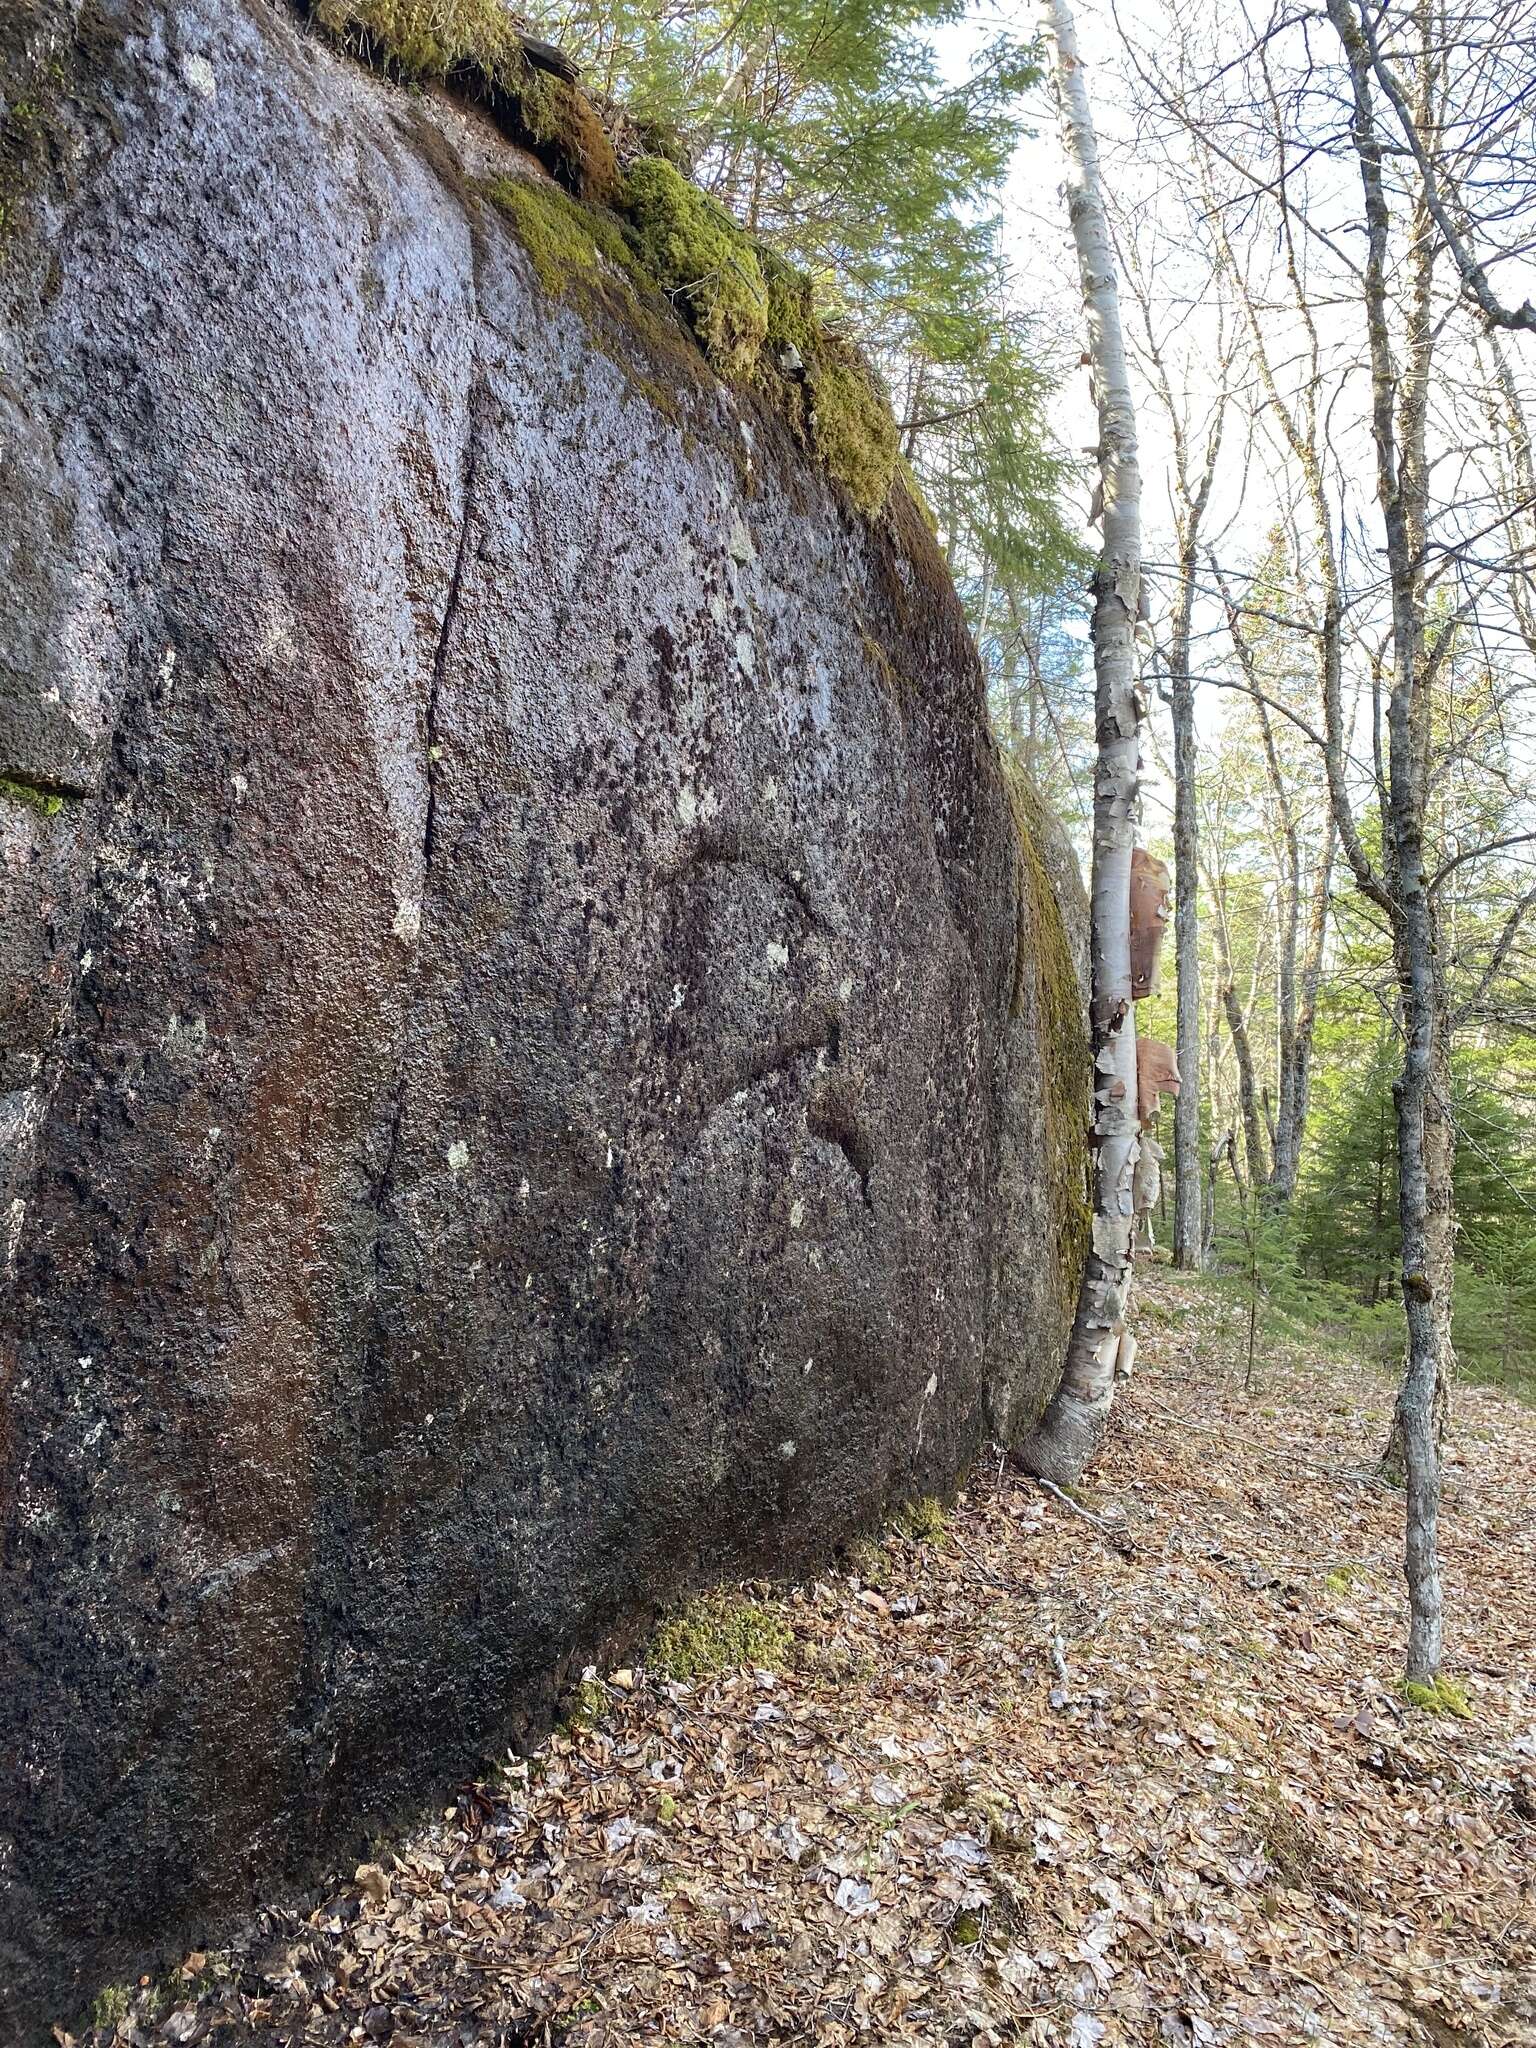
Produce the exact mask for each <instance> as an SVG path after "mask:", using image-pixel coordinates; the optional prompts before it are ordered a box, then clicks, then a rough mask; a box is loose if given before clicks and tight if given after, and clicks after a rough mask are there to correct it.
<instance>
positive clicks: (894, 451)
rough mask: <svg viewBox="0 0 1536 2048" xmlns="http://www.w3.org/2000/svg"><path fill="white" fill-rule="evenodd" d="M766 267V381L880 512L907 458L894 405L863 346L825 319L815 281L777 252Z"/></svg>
mask: <svg viewBox="0 0 1536 2048" xmlns="http://www.w3.org/2000/svg"><path fill="white" fill-rule="evenodd" d="M763 272H764V276H765V279H766V284H767V293H768V300H767V328H766V332H765V336H764V340H765V342H766V347H765V350H764V355H765V357H766V361H765V364H764V374H765V378H767V379H770V380H771V381H772V383H773V385H774V394H775V396H776V397H777V399H778V401H779V404H780V406H781V409H782V410H783V411H785V412H786V413H787V414H788V415H789V418H790V421H791V424H792V425H795V426H797V427H799V428H800V429H801V432H802V434H803V437H804V438H805V439H807V440H808V441H809V442H810V444H811V446H812V448H813V449H814V450H815V452H816V454H817V455H818V456H819V457H820V459H821V461H822V463H823V465H824V466H825V467H826V469H827V470H828V471H829V473H830V474H831V475H832V476H834V477H835V478H836V479H837V481H838V482H839V483H840V484H841V485H842V486H843V488H844V490H845V491H846V492H847V493H848V495H849V497H850V498H851V499H852V500H853V502H854V504H855V505H857V506H858V508H859V510H860V511H861V512H863V513H865V514H866V515H868V516H869V517H873V516H874V514H875V513H877V512H878V511H879V510H880V508H881V507H882V506H883V505H884V503H885V501H886V499H887V498H888V497H889V495H890V489H891V483H892V480H893V479H894V477H895V475H896V467H897V463H898V460H899V447H898V439H897V433H896V422H895V420H894V419H892V417H891V410H890V407H889V406H888V405H887V404H886V402H885V400H884V398H883V397H882V396H881V394H880V392H879V391H878V389H877V388H876V386H875V382H874V379H873V377H872V376H871V374H870V372H869V370H868V368H867V367H866V366H865V364H864V362H863V361H862V359H861V358H860V356H859V354H858V352H857V350H856V349H854V348H853V347H852V346H851V344H850V343H848V342H847V341H845V340H843V339H842V337H841V336H839V335H835V334H833V333H832V332H831V331H830V330H829V329H828V328H827V327H826V326H825V325H824V324H823V322H822V321H821V320H820V319H818V317H817V315H816V311H815V305H814V294H813V291H812V286H811V281H810V279H809V278H808V277H806V276H804V274H803V273H802V272H800V271H798V270H796V269H794V268H793V266H792V265H790V264H788V263H785V262H783V261H782V260H781V259H780V258H778V257H774V256H765V257H764V259H763Z"/></svg>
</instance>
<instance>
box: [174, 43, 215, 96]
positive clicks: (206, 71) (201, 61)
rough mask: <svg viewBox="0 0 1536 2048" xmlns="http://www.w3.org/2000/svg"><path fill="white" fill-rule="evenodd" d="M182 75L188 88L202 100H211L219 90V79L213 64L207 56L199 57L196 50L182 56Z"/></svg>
mask: <svg viewBox="0 0 1536 2048" xmlns="http://www.w3.org/2000/svg"><path fill="white" fill-rule="evenodd" d="M181 77H182V83H183V84H184V85H185V86H186V88H187V90H188V91H189V92H195V93H196V94H197V96H198V98H199V99H200V100H211V99H212V98H213V97H214V96H215V94H216V93H217V92H218V89H219V81H218V79H217V78H216V77H215V76H214V71H213V66H212V65H211V64H210V63H209V62H208V59H207V58H206V57H199V56H198V55H196V53H195V52H194V53H192V54H190V55H188V56H185V57H183V58H182V60H181Z"/></svg>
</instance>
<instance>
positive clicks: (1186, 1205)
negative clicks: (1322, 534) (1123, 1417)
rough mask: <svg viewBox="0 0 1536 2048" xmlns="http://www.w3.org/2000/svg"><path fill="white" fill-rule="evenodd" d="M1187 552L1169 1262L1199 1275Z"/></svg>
mask: <svg viewBox="0 0 1536 2048" xmlns="http://www.w3.org/2000/svg"><path fill="white" fill-rule="evenodd" d="M1194 568H1195V564H1194V559H1193V552H1192V551H1191V553H1190V558H1189V560H1188V561H1187V562H1184V561H1181V563H1180V570H1181V576H1180V583H1179V598H1178V608H1177V610H1176V612H1175V615H1174V622H1173V636H1172V646H1171V650H1170V657H1169V663H1168V699H1169V704H1170V707H1171V709H1172V712H1173V891H1174V893H1173V947H1174V965H1175V969H1176V972H1177V976H1178V1008H1177V1021H1176V1027H1175V1037H1174V1056H1175V1057H1176V1059H1177V1060H1178V1063H1179V1076H1180V1080H1181V1084H1182V1085H1181V1086H1180V1088H1179V1092H1178V1094H1177V1095H1176V1096H1175V1097H1174V1100H1173V1263H1174V1264H1175V1265H1176V1266H1180V1267H1182V1268H1184V1270H1185V1271H1187V1272H1198V1271H1199V1269H1200V1267H1201V1266H1202V1265H1203V1264H1204V1260H1205V1232H1204V1229H1203V1228H1202V1224H1203V1218H1202V1216H1201V1213H1200V917H1199V908H1198V906H1199V895H1200V849H1199V842H1198V839H1197V836H1196V825H1195V692H1194V686H1193V684H1192V683H1191V682H1190V677H1189V622H1190V612H1191V608H1192V604H1193V599H1194Z"/></svg>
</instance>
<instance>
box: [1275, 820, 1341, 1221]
mask: <svg viewBox="0 0 1536 2048" xmlns="http://www.w3.org/2000/svg"><path fill="white" fill-rule="evenodd" d="M1338 843H1339V835H1338V828H1337V827H1336V826H1335V824H1334V822H1333V816H1332V813H1331V812H1330V813H1329V817H1328V822H1327V826H1326V828H1325V831H1324V835H1323V847H1322V851H1321V853H1320V854H1319V856H1318V865H1317V872H1316V873H1315V874H1314V875H1313V877H1312V902H1311V910H1310V914H1309V916H1308V919H1307V938H1306V945H1305V947H1304V949H1303V951H1302V956H1301V983H1300V991H1299V994H1298V996H1297V1001H1296V1024H1295V1029H1294V1031H1293V1033H1292V1037H1291V1092H1290V1105H1289V1117H1290V1121H1289V1125H1288V1126H1287V1125H1286V1124H1285V1123H1284V1122H1283V1121H1282V1125H1281V1129H1280V1130H1279V1131H1278V1132H1277V1134H1276V1143H1275V1170H1274V1174H1273V1176H1272V1178H1271V1182H1270V1185H1271V1187H1272V1188H1273V1190H1274V1194H1275V1199H1276V1200H1277V1201H1279V1202H1289V1201H1290V1200H1291V1199H1292V1197H1293V1196H1294V1195H1295V1193H1296V1176H1297V1174H1298V1172H1299V1171H1300V1169H1301V1148H1302V1145H1303V1143H1304V1142H1305V1140H1306V1135H1307V1109H1308V1105H1309V1101H1310V1098H1311V1093H1312V1044H1313V1039H1314V1037H1315V1035H1316V1031H1317V992H1318V989H1319V988H1320V986H1321V985H1322V978H1323V949H1324V947H1325V946H1326V944H1327V941H1328V905H1329V902H1330V900H1331V895H1332V888H1333V863H1334V857H1335V854H1336V851H1337V848H1338ZM1282 1160H1283V1170H1282Z"/></svg>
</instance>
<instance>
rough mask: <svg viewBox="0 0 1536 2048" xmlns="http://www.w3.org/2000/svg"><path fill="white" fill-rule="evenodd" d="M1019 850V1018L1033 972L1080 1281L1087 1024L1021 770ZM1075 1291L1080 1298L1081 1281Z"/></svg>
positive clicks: (1059, 1183) (1085, 1239)
mask: <svg viewBox="0 0 1536 2048" xmlns="http://www.w3.org/2000/svg"><path fill="white" fill-rule="evenodd" d="M1003 781H1004V784H1005V786H1006V788H1007V792H1008V803H1009V807H1010V809H1011V811H1012V813H1013V823H1014V830H1015V833H1016V834H1017V837H1018V845H1019V856H1020V859H1019V906H1018V919H1019V923H1018V951H1017V955H1016V958H1015V962H1014V985H1013V1014H1014V1015H1015V1016H1018V1014H1019V1013H1020V1011H1021V1010H1022V1009H1023V1008H1024V1006H1025V1002H1026V994H1025V991H1026V986H1027V984H1026V980H1025V977H1026V976H1027V975H1028V974H1029V972H1030V969H1031V967H1033V970H1034V979H1035V985H1036V990H1037V994H1038V1002H1039V1032H1040V1071H1041V1073H1042V1075H1043V1076H1044V1081H1045V1089H1044V1101H1045V1137H1046V1167H1047V1173H1048V1176H1049V1181H1050V1190H1051V1209H1052V1221H1053V1226H1054V1232H1055V1238H1056V1242H1057V1244H1058V1245H1059V1246H1060V1247H1061V1251H1062V1258H1063V1271H1064V1272H1066V1273H1067V1274H1068V1275H1075V1274H1076V1273H1078V1272H1080V1271H1081V1269H1082V1262H1083V1260H1085V1259H1086V1257H1087V1255H1088V1244H1089V1238H1090V1235H1091V1232H1092V1225H1093V1216H1092V1211H1091V1209H1090V1207H1089V1204H1088V1189H1087V1180H1086V1174H1085V1170H1084V1158H1085V1153H1084V1143H1083V1140H1084V1135H1085V1133H1086V1132H1087V1130H1088V1127H1089V1123H1090V1121H1091V1118H1092V1113H1093V1099H1092V1093H1091V1087H1090V1066H1089V1044H1088V1021H1087V1019H1086V1017H1085V1016H1084V1015H1083V1000H1082V989H1081V987H1080V985H1079V983H1078V979H1077V969H1076V967H1075V966H1074V965H1073V961H1072V949H1071V947H1070V945H1069V944H1068V941H1067V933H1066V927H1065V925H1064V924H1063V923H1062V917H1061V911H1060V908H1059V906H1058V905H1057V902H1056V892H1055V890H1054V889H1053V888H1052V886H1051V878H1050V875H1049V873H1048V872H1047V870H1046V865H1045V862H1044V860H1043V858H1042V857H1041V853H1040V840H1041V838H1042V837H1043V836H1044V834H1045V832H1046V830H1047V825H1046V817H1045V811H1044V807H1043V805H1042V804H1041V801H1040V797H1039V794H1038V792H1037V791H1036V790H1035V788H1034V785H1033V784H1032V783H1031V782H1030V780H1029V777H1028V776H1027V775H1026V774H1025V773H1024V771H1023V769H1022V768H1019V767H1017V766H1015V765H1014V764H1012V763H1009V764H1006V765H1005V767H1004V770H1003ZM1070 1285H1071V1287H1072V1289H1073V1291H1074V1292H1075V1290H1076V1280H1075V1278H1073V1279H1072V1280H1071V1281H1070Z"/></svg>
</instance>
